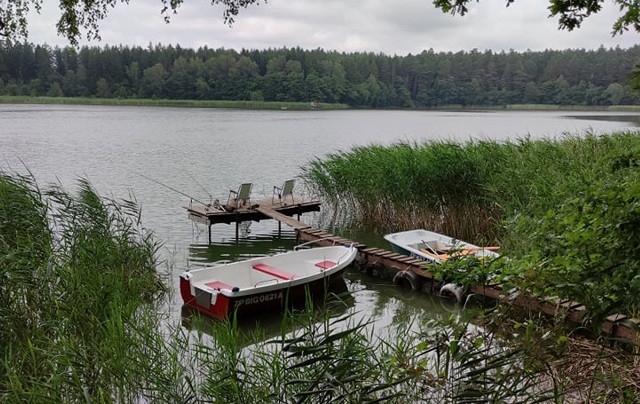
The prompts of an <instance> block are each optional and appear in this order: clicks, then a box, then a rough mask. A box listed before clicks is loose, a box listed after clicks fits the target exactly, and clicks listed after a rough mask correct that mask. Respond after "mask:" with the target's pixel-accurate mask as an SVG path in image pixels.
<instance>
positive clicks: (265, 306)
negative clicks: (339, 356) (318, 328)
mask: <svg viewBox="0 0 640 404" xmlns="http://www.w3.org/2000/svg"><path fill="white" fill-rule="evenodd" d="M343 272H344V269H342V270H341V271H340V272H336V273H334V274H332V275H331V276H328V277H324V278H321V279H317V280H315V281H313V282H310V283H304V284H298V285H292V286H287V287H283V288H281V289H274V290H269V291H265V292H260V293H255V294H250V295H245V296H237V297H230V296H226V295H224V294H221V293H220V294H217V296H216V297H215V300H214V301H213V302H212V300H213V299H212V298H211V295H210V294H209V295H207V294H206V292H205V293H201V294H200V296H194V295H193V294H191V287H190V285H189V281H188V280H186V279H184V278H182V277H181V278H180V294H181V295H182V300H183V301H184V303H185V304H186V305H188V306H190V307H193V308H194V309H196V310H198V311H199V312H201V313H203V314H206V315H208V316H211V317H215V318H219V319H224V318H228V317H230V316H232V315H233V314H234V313H235V314H236V315H237V316H241V317H248V316H255V315H260V314H264V313H274V312H282V311H284V309H285V308H287V307H292V306H298V305H301V304H304V302H305V300H306V298H307V294H309V295H310V296H311V297H312V298H317V297H318V296H324V295H325V294H326V291H327V290H328V289H329V288H330V285H331V284H332V283H333V282H334V281H336V280H338V279H340V278H341V277H342V273H343ZM203 295H204V296H203Z"/></svg>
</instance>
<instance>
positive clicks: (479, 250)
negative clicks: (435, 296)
mask: <svg viewBox="0 0 640 404" xmlns="http://www.w3.org/2000/svg"><path fill="white" fill-rule="evenodd" d="M384 239H385V240H387V241H388V242H389V243H391V246H392V248H393V251H395V252H397V253H399V254H404V255H409V256H411V257H414V258H418V259H422V260H425V261H429V262H433V263H436V264H440V263H442V262H443V261H446V260H448V259H451V258H457V257H463V256H469V255H472V256H475V257H477V258H485V257H488V258H497V257H498V256H499V254H498V253H497V252H496V250H498V247H479V246H477V245H474V244H470V243H467V242H464V241H460V240H456V239H454V238H452V237H449V236H445V235H444V234H440V233H435V232H432V231H428V230H424V229H417V230H408V231H402V232H399V233H391V234H387V235H385V236H384Z"/></svg>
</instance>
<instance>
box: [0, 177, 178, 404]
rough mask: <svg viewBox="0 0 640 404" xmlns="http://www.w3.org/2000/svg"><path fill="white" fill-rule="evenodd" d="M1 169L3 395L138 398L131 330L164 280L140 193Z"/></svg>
mask: <svg viewBox="0 0 640 404" xmlns="http://www.w3.org/2000/svg"><path fill="white" fill-rule="evenodd" d="M0 174H1V175H0V207H1V208H2V209H0V252H1V254H0V306H1V307H0V325H1V327H0V329H1V331H0V333H1V337H2V339H1V340H2V344H1V350H2V361H1V362H0V376H2V377H1V378H0V398H2V399H3V400H7V401H12V402H22V401H34V400H35V401H41V400H45V399H47V400H53V401H59V402H62V401H79V400H82V401H85V400H90V399H95V400H98V401H112V400H116V401H119V400H126V399H128V398H133V397H135V396H137V395H138V394H139V392H138V391H137V389H136V387H135V386H136V384H137V383H133V382H132V381H133V380H135V379H136V378H137V379H138V380H140V379H143V378H142V375H141V374H140V371H141V370H139V369H136V368H135V367H132V366H131V362H130V361H129V359H128V358H129V356H130V354H131V350H132V349H133V348H132V347H133V346H135V345H134V344H132V343H133V342H136V340H137V336H136V335H135V334H132V333H133V332H134V329H135V327H136V326H137V324H138V322H139V321H140V319H141V318H144V317H145V316H148V315H149V313H150V312H149V311H148V310H144V307H145V305H152V306H153V305H154V304H155V302H156V301H157V298H158V297H159V296H160V295H161V294H162V292H164V291H166V290H167V288H166V286H165V284H164V281H163V280H162V279H161V278H160V276H159V274H158V271H157V270H156V267H157V265H158V263H157V262H156V258H155V257H156V252H157V248H158V243H157V242H156V241H155V240H154V239H153V237H152V236H151V235H150V234H147V233H145V232H144V231H143V230H142V228H141V227H140V222H139V211H138V209H137V207H136V204H135V201H122V202H116V201H113V200H109V199H106V198H102V197H100V196H98V195H97V194H96V193H95V191H94V190H93V189H92V187H91V186H90V184H89V183H88V182H87V181H84V180H81V181H79V187H78V193H77V195H72V194H70V193H68V192H67V191H65V190H64V189H62V188H61V187H51V188H50V189H48V190H46V191H43V190H41V189H40V188H39V187H38V186H37V184H36V183H35V181H34V180H33V178H32V177H30V176H20V175H17V174H16V175H10V174H6V173H0ZM145 313H146V314H145ZM152 332H153V331H151V330H150V329H147V330H146V333H147V334H148V335H150V334H151V333H152ZM130 382H131V383H130Z"/></svg>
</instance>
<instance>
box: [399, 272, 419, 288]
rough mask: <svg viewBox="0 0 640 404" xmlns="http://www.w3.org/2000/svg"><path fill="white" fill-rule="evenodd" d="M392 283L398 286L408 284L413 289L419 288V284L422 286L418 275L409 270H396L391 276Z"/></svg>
mask: <svg viewBox="0 0 640 404" xmlns="http://www.w3.org/2000/svg"><path fill="white" fill-rule="evenodd" d="M393 283H394V285H398V286H403V285H406V286H410V287H411V289H413V290H420V286H422V284H421V281H420V279H418V276H417V275H416V274H415V273H413V272H411V271H398V272H396V274H395V275H394V276H393Z"/></svg>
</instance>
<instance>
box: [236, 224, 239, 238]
mask: <svg viewBox="0 0 640 404" xmlns="http://www.w3.org/2000/svg"><path fill="white" fill-rule="evenodd" d="M239 228H240V221H238V220H236V241H238V234H239Z"/></svg>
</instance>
